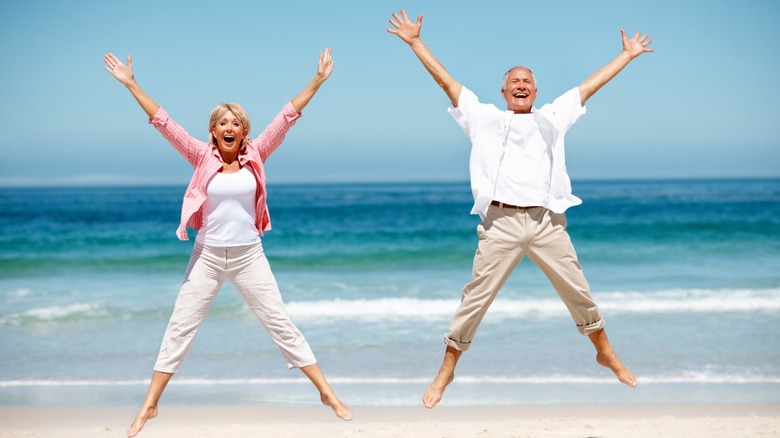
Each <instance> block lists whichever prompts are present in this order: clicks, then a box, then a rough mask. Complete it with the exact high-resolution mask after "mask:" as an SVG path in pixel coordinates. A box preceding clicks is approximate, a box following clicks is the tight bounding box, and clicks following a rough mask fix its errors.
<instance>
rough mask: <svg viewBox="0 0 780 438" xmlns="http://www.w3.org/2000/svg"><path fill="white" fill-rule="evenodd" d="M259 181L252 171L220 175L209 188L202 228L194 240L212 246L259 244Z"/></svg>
mask: <svg viewBox="0 0 780 438" xmlns="http://www.w3.org/2000/svg"><path fill="white" fill-rule="evenodd" d="M256 191H257V181H256V180H255V176H254V174H253V172H252V170H251V168H250V166H244V167H242V168H241V170H239V171H238V172H235V173H222V172H218V173H217V174H216V175H215V176H214V178H212V179H211V182H209V185H208V187H207V189H206V195H207V199H206V205H205V207H204V209H203V226H202V227H201V229H200V230H199V231H198V235H197V237H196V238H195V241H196V242H198V243H201V244H204V245H210V246H241V245H251V244H254V243H258V242H260V233H258V231H257V227H256V226H255V202H256V201H255V199H256V198H255V192H256Z"/></svg>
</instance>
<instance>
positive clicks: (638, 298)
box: [287, 289, 780, 320]
mask: <svg viewBox="0 0 780 438" xmlns="http://www.w3.org/2000/svg"><path fill="white" fill-rule="evenodd" d="M596 300H597V302H598V303H599V306H600V307H601V309H602V310H603V311H605V312H608V313H610V314H617V313H650V314H652V313H669V312H697V313H719V312H772V313H776V312H780V289H762V290H755V289H745V290H735V289H722V290H706V289H679V290H666V291H656V292H608V293H600V294H596ZM457 305H458V301H457V300H452V299H447V300H443V299H419V298H378V299H371V300H341V299H335V300H320V301H293V302H290V303H288V304H287V310H288V311H289V313H290V315H292V316H293V318H299V319H300V318H311V319H326V318H327V319H329V320H341V319H368V320H377V319H441V318H450V317H451V316H452V313H453V311H454V310H455V308H456V307H457ZM567 314H568V313H567V310H566V308H565V307H564V306H563V304H562V302H561V300H560V299H558V298H557V297H556V296H552V297H550V298H527V299H502V298H497V299H496V300H495V302H494V303H493V305H492V306H491V308H490V315H491V318H496V317H509V318H513V317H548V316H565V315H567Z"/></svg>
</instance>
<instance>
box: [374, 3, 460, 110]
mask: <svg viewBox="0 0 780 438" xmlns="http://www.w3.org/2000/svg"><path fill="white" fill-rule="evenodd" d="M402 17H403V18H402ZM422 19H423V14H420V15H419V16H418V17H417V22H416V23H412V22H411V21H410V20H409V17H408V16H407V15H406V11H404V10H403V9H401V16H398V14H397V13H395V12H393V18H391V19H390V20H389V21H390V24H391V25H393V27H394V28H395V29H387V31H388V32H390V33H392V34H396V35H398V37H399V38H401V39H402V40H403V41H404V42H405V43H407V44H409V47H411V48H412V51H413V52H414V54H415V55H417V58H419V59H420V61H421V62H422V64H423V66H425V69H426V70H428V73H430V74H431V76H432V77H433V80H434V81H436V83H437V84H439V86H440V87H441V88H442V89H443V90H444V92H445V93H447V97H449V98H450V102H452V106H455V107H457V106H458V99H459V98H460V92H461V90H462V89H463V85H461V84H460V83H459V82H458V81H456V80H455V79H453V78H452V76H450V74H449V73H448V72H447V70H446V69H445V68H444V66H443V65H441V63H440V62H439V61H438V60H437V59H436V57H435V56H433V53H431V51H430V50H428V48H427V47H426V46H425V44H424V43H423V41H422V39H420V28H421V27H422Z"/></svg>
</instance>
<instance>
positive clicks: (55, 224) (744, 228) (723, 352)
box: [0, 179, 780, 405]
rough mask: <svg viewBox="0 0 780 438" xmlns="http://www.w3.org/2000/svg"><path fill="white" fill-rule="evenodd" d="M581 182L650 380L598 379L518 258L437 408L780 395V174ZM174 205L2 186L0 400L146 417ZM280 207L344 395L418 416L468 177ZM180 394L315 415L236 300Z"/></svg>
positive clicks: (283, 263) (298, 196) (451, 285)
mask: <svg viewBox="0 0 780 438" xmlns="http://www.w3.org/2000/svg"><path fill="white" fill-rule="evenodd" d="M574 187H575V193H576V194H577V195H578V196H580V197H581V198H583V200H584V203H583V205H581V206H578V207H574V208H572V209H570V210H569V211H568V212H567V217H568V220H569V232H570V234H571V235H572V239H573V240H574V244H575V247H576V249H577V252H578V254H579V257H580V261H581V263H582V265H583V268H584V270H585V274H586V275H587V277H588V280H589V281H590V284H591V287H592V291H593V294H594V296H595V297H596V300H597V301H598V302H599V304H600V305H601V307H602V310H603V313H604V314H605V316H606V319H607V331H608V333H609V336H610V339H611V340H612V343H613V345H614V346H615V348H616V350H617V351H618V353H619V354H620V356H621V357H622V359H623V360H624V361H625V362H626V363H627V364H628V365H629V366H631V368H632V369H633V370H634V372H635V373H636V374H637V376H638V377H639V380H640V386H639V387H638V388H636V389H628V388H624V387H623V386H622V385H619V384H616V383H615V380H614V378H613V377H612V376H611V375H610V373H609V372H608V371H606V370H604V369H603V368H601V367H599V366H597V365H596V364H595V361H594V360H593V349H592V347H591V346H590V344H589V342H588V341H587V339H586V338H583V337H582V336H581V335H579V333H578V332H577V331H576V329H575V328H574V326H573V324H572V322H571V320H570V318H569V316H568V314H567V313H566V311H565V309H564V307H563V305H562V303H561V302H560V300H559V299H558V298H557V296H556V294H555V292H554V291H553V290H552V288H551V287H550V286H549V283H548V282H547V280H546V278H545V277H544V276H543V275H542V274H541V273H540V272H539V271H538V269H537V268H536V267H535V266H533V265H532V264H531V263H530V262H529V261H528V260H524V261H523V262H522V263H521V264H520V266H519V267H518V269H517V270H516V272H515V273H514V275H513V276H512V278H510V280H509V282H508V283H507V285H506V287H505V288H504V289H503V290H502V292H501V294H500V295H499V298H498V299H497V301H496V302H495V304H494V305H493V307H492V308H491V310H490V312H489V313H488V315H487V317H486V319H485V322H484V323H483V324H482V326H481V327H480V330H479V333H478V334H477V338H476V339H475V342H474V345H473V347H472V348H471V350H469V352H468V353H466V354H465V355H464V356H463V359H462V360H461V364H460V366H459V369H458V371H459V374H458V379H457V380H456V382H455V384H453V386H452V387H451V388H450V390H448V394H447V397H446V398H445V403H449V404H451V405H468V404H478V405H499V404H501V405H514V404H517V405H523V404H540V403H541V404H566V403H570V404H571V403H575V404H576V403H589V402H590V403H592V402H593V401H592V399H593V397H591V396H590V395H591V394H593V392H594V391H597V392H598V394H599V397H598V398H599V400H600V402H601V403H632V402H636V403H647V402H674V401H682V402H686V401H690V402H711V401H713V400H715V401H719V402H740V403H741V402H774V403H777V402H780V395H778V394H780V329H778V323H780V180H777V179H769V180H724V181H717V180H710V181H610V182H576V181H575V184H574ZM183 192H184V187H121V188H119V187H117V188H22V189H17V188H14V189H11V188H3V189H0V207H2V209H1V211H0V345H2V348H1V349H0V405H61V404H73V403H75V404H92V405H104V404H109V405H111V404H113V405H122V404H129V405H135V404H137V403H139V402H140V398H141V397H142V396H143V393H144V391H145V389H146V388H145V385H146V383H145V382H146V379H147V378H148V377H149V375H150V373H151V367H152V364H153V363H154V359H155V356H156V352H157V349H158V346H159V342H160V338H161V336H162V333H163V330H164V328H165V325H166V323H167V318H168V315H169V313H170V311H171V309H172V306H173V301H174V299H175V296H176V293H177V291H178V286H179V283H180V281H181V278H182V275H183V273H184V268H185V267H186V263H187V260H188V257H189V254H190V251H191V248H192V241H190V242H180V241H178V240H177V239H176V236H175V234H174V232H175V229H176V227H177V224H178V217H179V208H180V205H181V197H182V194H183ZM269 206H270V211H271V218H272V223H273V230H271V231H270V232H268V233H266V235H265V236H264V238H263V243H264V247H265V251H266V254H267V255H268V258H269V260H270V262H271V266H272V269H273V270H274V273H275V275H276V277H277V280H278V282H279V285H280V288H281V290H282V294H283V296H284V298H285V301H286V302H287V305H288V310H289V312H290V313H291V315H292V317H293V320H294V321H295V322H296V323H297V324H298V325H299V327H300V328H301V330H302V331H303V333H304V334H305V335H306V337H307V339H308V340H309V343H310V344H311V345H312V347H313V349H314V351H315V354H316V355H317V357H318V359H319V361H320V364H321V366H322V367H323V369H324V371H325V372H326V375H327V376H328V377H329V379H330V380H331V383H332V384H333V385H334V387H336V389H337V390H338V391H339V393H340V394H341V395H342V398H345V400H346V401H347V402H350V403H352V404H368V405H371V404H375V405H416V404H417V403H418V400H419V397H420V394H421V393H422V390H423V389H424V388H425V386H426V385H427V383H428V381H429V380H430V379H431V378H432V377H433V376H434V375H435V372H436V370H437V369H438V366H439V363H440V360H441V355H442V353H443V350H444V344H443V342H442V339H441V338H442V334H443V333H444V331H445V330H446V328H447V325H448V322H449V318H450V316H451V314H452V311H453V310H454V309H455V307H456V306H457V303H458V300H459V297H460V290H461V288H462V286H463V284H464V283H465V282H466V281H468V277H469V275H470V269H471V257H472V255H473V253H474V249H475V245H476V233H475V227H476V225H477V218H476V217H474V216H471V215H469V210H470V206H471V195H470V191H469V187H468V184H467V183H428V184H360V185H357V184H356V185H335V184H334V185H271V186H270V187H269ZM192 236H193V237H194V234H192ZM174 387H175V388H177V389H175V390H174V389H171V390H169V391H168V392H167V393H166V397H167V398H168V400H169V401H171V402H179V403H185V404H186V403H204V404H205V403H215V402H218V403H220V404H230V403H239V404H240V403H260V404H262V403H266V404H288V403H290V404H295V403H308V402H309V401H311V400H312V395H311V391H312V389H311V388H310V387H309V385H307V384H306V383H305V382H304V381H303V380H302V379H301V375H300V373H298V372H297V371H288V370H287V369H286V367H285V366H284V363H283V361H282V359H281V357H280V355H279V353H278V351H277V350H276V348H275V346H273V344H272V343H271V342H270V340H269V339H268V336H267V335H266V334H265V333H264V332H263V330H262V328H261V326H260V325H259V323H258V322H257V321H256V320H254V318H253V316H252V315H251V313H250V312H249V311H248V310H247V308H246V306H245V305H244V304H243V302H242V301H241V299H240V298H239V297H238V295H237V294H236V293H235V291H234V290H233V289H232V287H230V286H226V287H225V288H224V289H223V291H222V293H221V294H220V296H219V297H218V299H217V302H216V303H215V305H214V307H213V308H212V310H211V312H210V314H209V316H208V318H207V320H206V322H205V324H204V327H203V329H202V330H201V332H200V334H199V335H198V339H197V340H196V343H195V345H194V347H193V351H192V354H191V356H190V358H189V359H188V360H187V362H186V363H185V365H184V368H183V369H182V371H181V372H180V373H179V375H177V376H176V378H175V379H174V381H173V383H172V386H171V388H174Z"/></svg>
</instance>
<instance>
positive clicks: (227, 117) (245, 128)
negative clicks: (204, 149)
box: [209, 104, 249, 159]
mask: <svg viewBox="0 0 780 438" xmlns="http://www.w3.org/2000/svg"><path fill="white" fill-rule="evenodd" d="M209 133H210V134H211V135H210V137H211V144H212V145H214V146H215V147H216V148H217V149H219V151H220V153H221V154H222V158H223V159H225V158H227V157H235V156H237V155H238V153H239V151H241V150H242V149H243V148H244V146H245V144H246V138H247V136H248V135H249V119H248V118H247V117H246V113H245V112H244V109H243V108H241V107H240V106H239V105H236V104H221V105H218V106H217V107H216V108H214V110H213V111H212V113H211V118H210V126H209Z"/></svg>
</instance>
